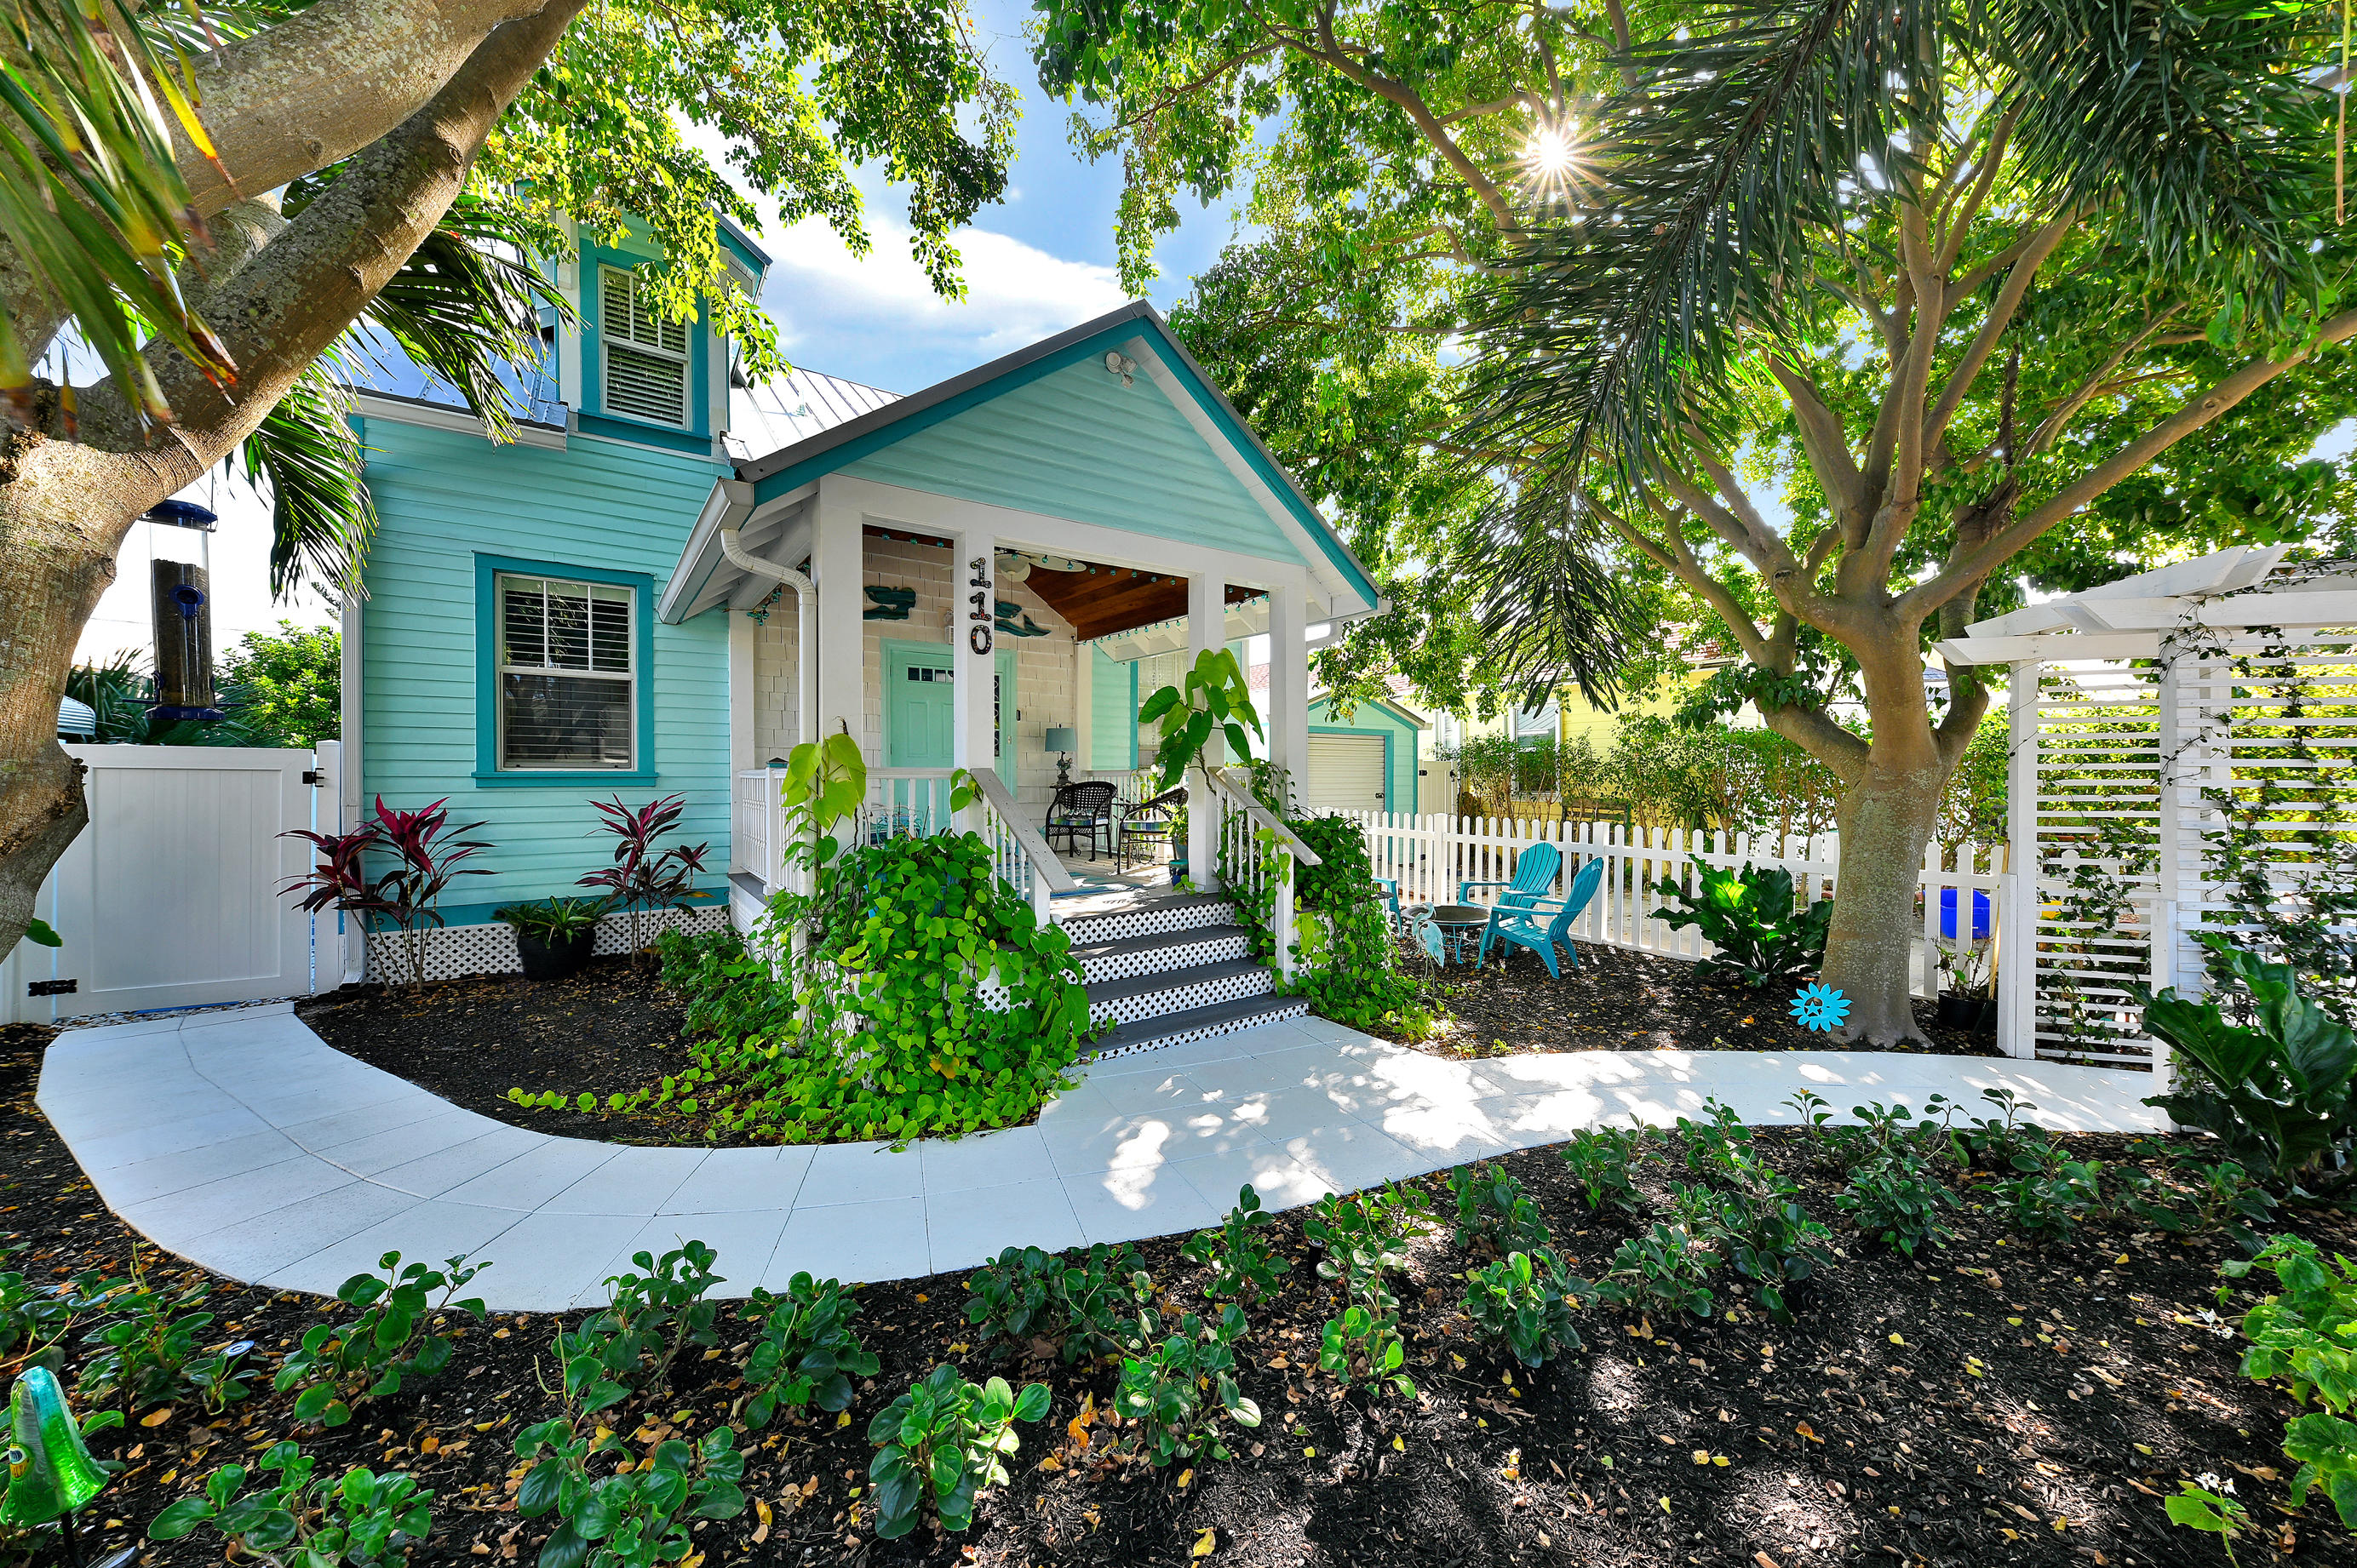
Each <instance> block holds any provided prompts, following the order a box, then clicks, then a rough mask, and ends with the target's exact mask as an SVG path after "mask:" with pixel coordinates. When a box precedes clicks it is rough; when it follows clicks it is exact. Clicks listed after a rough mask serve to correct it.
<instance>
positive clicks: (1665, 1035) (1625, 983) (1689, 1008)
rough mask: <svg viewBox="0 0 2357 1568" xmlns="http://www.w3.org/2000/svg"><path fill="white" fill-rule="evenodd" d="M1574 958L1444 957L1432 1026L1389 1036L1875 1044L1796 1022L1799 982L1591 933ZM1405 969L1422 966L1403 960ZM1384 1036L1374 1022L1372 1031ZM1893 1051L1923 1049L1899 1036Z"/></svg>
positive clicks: (1482, 1050) (1529, 1045)
mask: <svg viewBox="0 0 2357 1568" xmlns="http://www.w3.org/2000/svg"><path fill="white" fill-rule="evenodd" d="M1579 960H1580V961H1579V964H1578V967H1577V968H1573V967H1570V966H1568V965H1566V967H1565V969H1564V972H1563V977H1562V978H1561V979H1560V980H1558V979H1555V977H1553V976H1551V975H1549V974H1548V973H1547V972H1546V965H1545V964H1544V963H1542V962H1541V961H1539V958H1538V955H1537V954H1535V953H1532V952H1525V951H1523V950H1521V949H1519V948H1509V949H1505V950H1503V955H1502V956H1501V952H1500V950H1495V949H1493V950H1491V954H1490V961H1489V962H1488V963H1487V964H1485V965H1483V966H1482V967H1481V968H1480V969H1479V970H1473V969H1467V968H1463V967H1460V966H1458V965H1453V964H1452V965H1450V966H1449V967H1448V968H1447V969H1443V970H1440V971H1438V972H1437V978H1438V985H1439V988H1440V991H1441V1000H1440V1004H1439V1011H1440V1013H1441V1014H1442V1017H1441V1024H1440V1028H1439V1030H1438V1032H1437V1033H1436V1034H1435V1035H1433V1036H1431V1037H1430V1038H1428V1039H1409V1038H1408V1037H1407V1036H1405V1035H1393V1036H1388V1037H1392V1038H1394V1039H1396V1040H1397V1041H1398V1042H1399V1043H1400V1044H1403V1045H1411V1046H1414V1047H1416V1048H1417V1049H1419V1050H1426V1051H1432V1052H1435V1053H1437V1054H1439V1055H1443V1056H1453V1057H1488V1056H1519V1055H1522V1054H1524V1053H1526V1052H1533V1051H1592V1050H1593V1051H1650V1050H1684V1051H1822V1050H1873V1049H1878V1048H1879V1047H1872V1046H1852V1045H1847V1044H1845V1043H1843V1042H1840V1041H1836V1040H1834V1039H1832V1038H1830V1037H1829V1036H1825V1035H1824V1034H1821V1033H1816V1032H1813V1031H1811V1030H1809V1029H1805V1028H1803V1027H1802V1026H1800V1025H1799V1024H1797V1023H1795V1022H1793V1020H1792V998H1793V997H1794V996H1795V995H1796V994H1798V993H1799V990H1800V983H1798V982H1793V983H1785V984H1781V985H1768V986H1762V987H1761V988H1760V989H1759V990H1757V991H1754V990H1751V989H1750V988H1749V987H1747V986H1744V985H1740V984H1732V985H1729V984H1716V983H1712V982H1710V981H1709V980H1707V979H1706V977H1705V976H1704V975H1703V973H1702V971H1701V970H1700V969H1699V968H1698V967H1697V966H1696V965H1695V964H1694V963H1692V962H1689V961H1686V960H1684V959H1675V958H1663V957H1662V956H1660V955H1659V954H1655V953H1644V952H1637V951H1634V950H1631V949H1628V948H1617V947H1611V946H1608V945H1606V944H1604V943H1601V942H1582V943H1580V944H1579ZM1402 962H1403V963H1404V964H1407V965H1409V966H1410V972H1412V973H1413V972H1426V971H1427V970H1428V969H1429V966H1428V965H1421V966H1420V965H1419V964H1418V962H1417V961H1416V960H1415V959H1414V958H1404V959H1403V960H1402ZM1915 1021H1916V1023H1917V1025H1918V1026H1921V1029H1922V1030H1923V1035H1924V1037H1925V1038H1926V1039H1927V1040H1929V1041H1930V1042H1931V1043H1930V1046H1929V1047H1928V1049H1930V1050H1931V1051H1933V1052H1937V1053H1939V1054H1942V1055H1945V1056H1978V1057H1994V1056H1996V1055H1998V1054H1999V1053H1998V1051H1997V1048H1996V1041H1995V1040H1993V1039H1991V1038H1990V1037H1989V1036H1985V1035H1979V1036H1976V1035H1972V1034H1968V1033H1967V1032H1965V1031H1964V1030H1962V1029H1947V1028H1942V1027H1939V1026H1938V1024H1937V1020H1936V1009H1935V1007H1934V1005H1933V1004H1932V1003H1929V1002H1918V1003H1916V1004H1915ZM1370 1032H1371V1033H1373V1034H1378V1035H1381V1034H1384V1031H1383V1030H1382V1029H1380V1028H1378V1029H1372V1030H1371V1031H1370ZM1892 1048H1894V1049H1898V1050H1923V1049H1926V1048H1927V1047H1921V1046H1900V1047H1892Z"/></svg>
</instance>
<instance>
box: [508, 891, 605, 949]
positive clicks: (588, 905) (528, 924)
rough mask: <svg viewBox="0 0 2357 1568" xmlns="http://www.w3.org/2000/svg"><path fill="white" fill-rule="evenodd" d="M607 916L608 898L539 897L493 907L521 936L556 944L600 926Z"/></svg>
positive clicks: (549, 944) (551, 944)
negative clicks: (527, 901)
mask: <svg viewBox="0 0 2357 1568" xmlns="http://www.w3.org/2000/svg"><path fill="white" fill-rule="evenodd" d="M491 918H492V919H494V920H497V921H499V922H500V924H502V925H504V926H507V927H509V928H510V929H512V930H513V931H514V932H515V933H516V934H517V935H518V936H521V937H530V938H531V939H532V940H534V941H536V942H539V943H541V944H542V945H544V946H552V947H553V946H554V945H555V944H556V943H558V942H569V941H571V940H574V939H575V938H576V937H578V936H580V935H581V933H582V932H584V931H594V930H596V929H597V922H598V921H600V920H602V919H604V918H606V905H605V901H604V900H603V899H598V898H536V899H534V900H533V901H532V902H530V903H527V904H502V905H501V906H500V908H496V909H494V910H492V911H491Z"/></svg>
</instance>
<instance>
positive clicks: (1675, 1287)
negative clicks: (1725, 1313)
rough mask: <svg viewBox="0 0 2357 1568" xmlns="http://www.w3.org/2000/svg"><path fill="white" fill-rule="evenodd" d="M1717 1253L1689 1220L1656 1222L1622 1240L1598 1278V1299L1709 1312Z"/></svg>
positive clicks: (1624, 1304) (1615, 1303)
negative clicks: (1644, 1230) (1711, 1281)
mask: <svg viewBox="0 0 2357 1568" xmlns="http://www.w3.org/2000/svg"><path fill="white" fill-rule="evenodd" d="M1717 1264H1718V1259H1717V1256H1716V1255H1715V1254H1713V1252H1712V1251H1711V1250H1710V1249H1709V1248H1708V1247H1707V1246H1706V1245H1704V1244H1703V1242H1702V1240H1701V1239H1700V1238H1699V1237H1697V1236H1696V1235H1695V1233H1694V1232H1693V1231H1692V1230H1689V1229H1688V1228H1686V1227H1685V1226H1684V1225H1660V1224H1657V1225H1655V1226H1654V1227H1653V1228H1652V1230H1648V1231H1646V1232H1645V1233H1644V1234H1643V1235H1641V1236H1632V1237H1631V1238H1630V1239H1629V1240H1626V1241H1623V1242H1621V1243H1620V1248H1619V1250H1618V1251H1615V1252H1614V1253H1613V1254H1612V1263H1611V1266H1610V1267H1609V1268H1608V1269H1607V1270H1606V1271H1605V1273H1604V1276H1603V1277H1602V1278H1601V1279H1599V1280H1598V1281H1597V1282H1596V1295H1597V1299H1598V1300H1599V1301H1602V1302H1605V1303H1607V1304H1609V1305H1613V1306H1619V1307H1632V1306H1635V1307H1642V1306H1659V1307H1662V1308H1664V1309H1665V1310H1668V1311H1672V1312H1690V1313H1692V1314H1694V1315H1695V1316H1696V1317H1708V1316H1710V1313H1711V1302H1712V1299H1713V1298H1712V1294H1711V1289H1710V1285H1709V1283H1707V1282H1708V1281H1709V1279H1710V1272H1711V1270H1712V1269H1714V1268H1716V1267H1717Z"/></svg>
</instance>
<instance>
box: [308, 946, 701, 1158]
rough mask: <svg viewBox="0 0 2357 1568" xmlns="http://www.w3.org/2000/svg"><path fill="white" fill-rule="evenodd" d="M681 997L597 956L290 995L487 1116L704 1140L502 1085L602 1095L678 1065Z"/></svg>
mask: <svg viewBox="0 0 2357 1568" xmlns="http://www.w3.org/2000/svg"><path fill="white" fill-rule="evenodd" d="M684 1009H685V1004H684V1003H683V1000H682V999H681V998H680V997H678V996H676V995H674V994H673V993H670V992H668V991H665V990H664V989H663V988H662V986H661V985H658V984H657V983H655V979H654V975H653V973H652V972H651V971H650V972H645V973H639V972H633V971H632V969H631V968H630V960H629V959H627V958H608V959H598V960H597V961H594V962H592V963H590V964H589V965H588V967H587V968H586V969H584V970H582V971H581V972H579V973H577V974H574V975H570V976H568V977H566V978H565V979H563V980H525V979H523V978H522V976H520V975H513V974H480V975H470V976H468V977H466V978H464V979H460V980H441V981H434V982H431V983H427V984H425V985H424V986H421V987H419V988H417V989H416V990H414V991H411V990H408V989H405V988H404V987H401V986H384V985H363V986H348V987H346V988H345V989H344V990H341V991H336V992H330V993H328V994H326V995H324V996H318V997H314V998H312V999H310V1000H308V1001H304V1002H298V1003H297V1004H296V1007H295V1013H296V1016H297V1017H299V1018H301V1019H302V1020H303V1022H304V1023H306V1024H307V1025H309V1026H311V1029H312V1031H313V1032H314V1033H316V1034H317V1036H319V1037H320V1038H321V1039H323V1040H325V1041H327V1043H328V1044H329V1045H331V1046H333V1047H335V1048H336V1049H338V1050H339V1051H341V1052H343V1053H344V1054H345V1055H346V1056H351V1057H358V1058H360V1059H361V1060H362V1061H364V1062H366V1063H368V1064H369V1065H370V1066H371V1067H374V1068H381V1069H383V1070H384V1071H386V1072H389V1073H393V1074H394V1075H395V1076H397V1077H400V1078H404V1079H408V1080H409V1081H410V1082H412V1083H414V1084H416V1085H417V1086H418V1087H419V1088H421V1089H425V1090H432V1091H433V1092H434V1093H436V1094H438V1095H440V1096H441V1097H442V1098H443V1099H445V1100H447V1101H450V1102H451V1103H452V1104H454V1105H462V1106H464V1107H466V1108H467V1109H468V1110H469V1111H472V1112H478V1113H479V1114H481V1115H484V1116H489V1117H490V1118H492V1119H493V1120H495V1121H500V1122H509V1123H511V1125H514V1126H518V1127H528V1128H530V1129H531V1130H532V1131H533V1132H535V1133H549V1134H551V1135H552V1136H556V1137H569V1138H600V1139H604V1140H606V1141H607V1142H608V1143H617V1144H673V1143H691V1144H703V1143H705V1142H708V1141H713V1140H709V1139H707V1137H706V1136H705V1130H704V1129H703V1128H702V1126H701V1125H700V1124H697V1123H695V1122H694V1120H693V1119H692V1118H688V1117H683V1116H667V1115H662V1114H658V1113H655V1112H631V1113H630V1114H629V1115H614V1116H608V1115H603V1114H598V1113H595V1112H578V1111H553V1110H537V1109H531V1108H527V1107H525V1106H522V1105H518V1104H515V1103H514V1102H513V1101H510V1100H509V1099H508V1097H507V1093H508V1090H511V1089H522V1090H526V1091H527V1092H530V1093H533V1094H537V1093H540V1092H541V1091H543V1090H555V1091H556V1092H558V1093H560V1094H566V1095H572V1094H578V1093H581V1092H583V1091H585V1090H587V1091H595V1092H596V1093H597V1094H598V1095H599V1096H600V1097H603V1096H604V1095H606V1094H608V1093H615V1092H623V1093H627V1092H628V1091H630V1090H634V1089H642V1088H646V1087H648V1086H650V1085H652V1084H654V1083H657V1082H659V1081H661V1079H662V1076H663V1075H664V1074H665V1073H668V1072H676V1071H678V1070H679V1069H681V1068H682V1067H683V1066H685V1065H686V1060H685V1056H686V1053H685V1050H684V1048H683V1046H682V1043H681V1039H680V1032H681V1026H682V1021H683V1016H684ZM737 1141H738V1142H744V1141H745V1140H737ZM717 1142H719V1143H720V1144H724V1145H726V1144H728V1143H729V1142H730V1140H728V1139H726V1138H721V1139H719V1140H717Z"/></svg>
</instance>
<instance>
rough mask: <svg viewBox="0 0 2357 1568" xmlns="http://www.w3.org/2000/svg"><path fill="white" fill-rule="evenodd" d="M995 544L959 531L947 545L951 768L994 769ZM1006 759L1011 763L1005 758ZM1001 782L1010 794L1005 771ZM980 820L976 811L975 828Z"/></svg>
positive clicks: (1011, 785)
mask: <svg viewBox="0 0 2357 1568" xmlns="http://www.w3.org/2000/svg"><path fill="white" fill-rule="evenodd" d="M997 548H998V541H997V539H996V537H995V536H993V535H992V534H990V533H988V532H981V531H972V532H960V533H957V534H954V535H952V538H951V540H950V628H949V637H950V661H951V664H952V668H953V669H954V670H955V671H956V674H955V675H954V676H953V677H952V690H953V691H954V692H955V693H956V700H955V705H954V707H953V708H952V717H951V729H950V763H951V766H952V767H956V768H967V769H969V770H971V769H974V768H996V767H998V763H999V758H998V757H997V756H996V753H995V752H994V751H993V749H992V742H993V740H994V738H995V737H996V735H997V733H998V725H997V703H996V692H995V690H994V689H993V688H994V682H993V680H992V677H993V676H994V675H995V674H996V672H997V670H998V659H997V655H996V652H995V651H994V650H995V649H996V647H997V642H998V633H997V630H996V621H997V609H996V605H997V597H998V582H997V573H996V564H997V563H996V550H997ZM1008 760H1010V761H1011V760H1012V758H1009V759H1008ZM999 777H1000V779H1002V780H1003V781H1005V782H1006V786H1007V788H1008V789H1013V788H1014V782H1013V780H1012V779H1008V778H1007V776H1006V772H1002V773H1001V774H1000V776H999ZM980 822H981V816H980V812H979V809H978V808H977V809H976V812H975V815H974V824H973V825H975V826H979V825H980Z"/></svg>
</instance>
